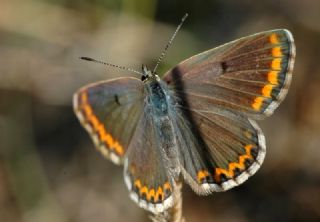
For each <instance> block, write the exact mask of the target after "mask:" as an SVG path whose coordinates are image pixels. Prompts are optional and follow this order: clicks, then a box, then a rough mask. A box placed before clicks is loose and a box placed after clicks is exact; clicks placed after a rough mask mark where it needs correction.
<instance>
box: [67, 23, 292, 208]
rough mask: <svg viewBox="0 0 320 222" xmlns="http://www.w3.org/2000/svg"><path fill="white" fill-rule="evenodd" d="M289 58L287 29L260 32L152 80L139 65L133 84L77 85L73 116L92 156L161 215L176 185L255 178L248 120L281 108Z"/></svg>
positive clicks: (259, 136)
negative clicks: (114, 168) (118, 169)
mask: <svg viewBox="0 0 320 222" xmlns="http://www.w3.org/2000/svg"><path fill="white" fill-rule="evenodd" d="M294 59H295V45H294V40H293V37H292V34H291V33H290V32H289V31H288V30H285V29H278V30H271V31H266V32H261V33H258V34H254V35H251V36H248V37H244V38H240V39H237V40H235V41H233V42H230V43H227V44H224V45H222V46H219V47H217V48H214V49H210V50H208V51H205V52H202V53H200V54H198V55H195V56H193V57H191V58H189V59H187V60H185V61H183V62H181V63H179V64H178V65H177V66H175V67H174V68H172V69H171V70H169V71H167V72H166V73H165V74H164V76H163V78H162V79H161V78H160V77H159V76H158V75H157V74H156V72H155V71H151V70H149V69H148V68H147V67H146V66H143V67H142V74H143V75H142V77H141V79H138V78H134V77H121V78H116V79H111V80H107V81H101V82H97V83H93V84H90V85H87V86H84V87H83V88H81V89H80V90H78V91H77V92H76V93H75V94H74V98H73V106H74V111H75V114H76V116H77V117H78V119H79V120H80V122H81V124H82V125H83V127H84V128H85V129H86V130H87V131H88V133H89V134H90V136H91V138H92V140H93V142H94V144H95V146H96V148H97V149H98V150H99V151H100V152H101V153H102V154H103V155H104V156H105V157H106V158H108V159H110V160H111V161H112V162H114V163H116V164H124V179H125V184H126V186H127V188H128V189H129V192H130V197H131V198H132V199H133V200H134V201H135V202H136V203H138V205H139V206H140V207H142V208H145V209H147V210H149V211H151V212H153V213H161V212H163V211H165V210H166V209H168V208H169V207H171V206H172V204H173V192H174V189H175V186H176V181H177V180H180V179H181V178H183V180H184V181H185V182H186V183H187V184H189V185H190V187H191V188H192V189H193V190H194V191H195V192H196V193H197V194H199V195H206V194H210V193H212V192H221V191H226V190H229V189H231V188H233V187H235V186H238V185H240V184H242V183H243V182H244V181H246V180H247V179H248V178H249V177H250V176H252V175H253V174H255V172H256V171H257V170H258V169H259V168H260V166H261V164H262V163H263V161H264V157H265V154H266V142H265V137H264V135H263V133H262V131H261V129H260V128H259V126H258V125H257V123H256V122H255V120H257V119H262V118H264V117H267V116H270V115H271V114H272V113H273V112H274V110H275V109H276V108H277V107H278V106H279V104H280V103H281V102H282V101H283V99H284V97H285V96H286V94H287V92H288V88H289V86H290V82H291V77H292V71H293V64H294ZM87 60H90V59H87Z"/></svg>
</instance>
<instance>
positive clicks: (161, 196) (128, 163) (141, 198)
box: [124, 107, 174, 213]
mask: <svg viewBox="0 0 320 222" xmlns="http://www.w3.org/2000/svg"><path fill="white" fill-rule="evenodd" d="M156 131H157V129H155V124H154V123H153V118H152V117H151V116H150V112H149V111H148V110H147V107H146V108H145V110H144V114H143V115H142V117H141V119H140V120H139V123H138V126H137V129H136V131H135V134H134V136H133V138H132V141H131V143H130V145H129V149H128V155H127V158H126V160H125V164H124V178H125V182H126V185H127V187H128V189H129V191H130V197H131V198H132V199H133V200H134V201H135V202H136V203H138V204H139V206H140V207H142V208H144V209H146V210H149V211H151V212H153V213H159V212H163V211H164V210H165V209H167V208H169V207H170V206H171V205H172V201H173V200H172V190H173V184H174V181H172V179H171V178H170V177H169V176H168V171H167V169H166V166H165V163H164V160H163V159H162V158H161V157H162V155H161V151H160V150H161V147H159V146H160V145H159V144H160V143H159V142H157V141H158V140H159V138H157V135H158V134H157V132H156Z"/></svg>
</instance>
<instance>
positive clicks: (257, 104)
mask: <svg viewBox="0 0 320 222" xmlns="http://www.w3.org/2000/svg"><path fill="white" fill-rule="evenodd" d="M263 100H264V98H263V97H256V98H255V99H254V101H253V103H252V104H251V106H252V108H253V109H255V110H257V111H259V110H260V108H261V106H262V102H263Z"/></svg>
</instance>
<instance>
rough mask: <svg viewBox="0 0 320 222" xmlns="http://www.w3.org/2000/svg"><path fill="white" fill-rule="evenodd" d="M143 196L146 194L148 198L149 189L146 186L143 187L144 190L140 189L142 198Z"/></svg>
mask: <svg viewBox="0 0 320 222" xmlns="http://www.w3.org/2000/svg"><path fill="white" fill-rule="evenodd" d="M142 194H146V196H147V194H148V188H147V187H146V186H144V187H142V188H141V189H140V196H142Z"/></svg>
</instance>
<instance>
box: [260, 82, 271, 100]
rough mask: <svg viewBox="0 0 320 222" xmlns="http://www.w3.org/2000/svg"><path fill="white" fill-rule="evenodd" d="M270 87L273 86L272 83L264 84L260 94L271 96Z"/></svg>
mask: <svg viewBox="0 0 320 222" xmlns="http://www.w3.org/2000/svg"><path fill="white" fill-rule="evenodd" d="M272 88H273V85H265V86H264V87H263V88H262V90H261V91H262V95H263V96H264V97H269V98H270V97H271V92H272Z"/></svg>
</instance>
